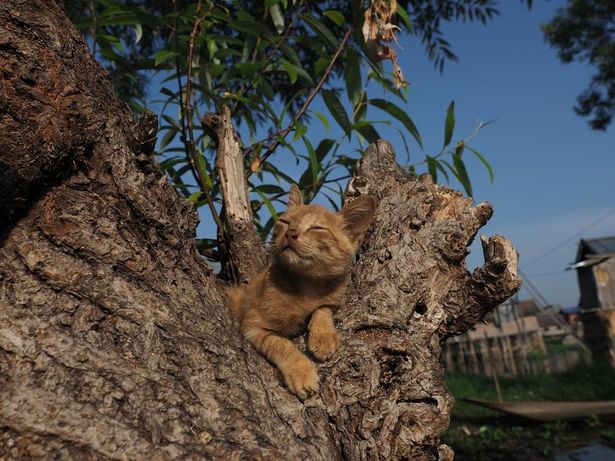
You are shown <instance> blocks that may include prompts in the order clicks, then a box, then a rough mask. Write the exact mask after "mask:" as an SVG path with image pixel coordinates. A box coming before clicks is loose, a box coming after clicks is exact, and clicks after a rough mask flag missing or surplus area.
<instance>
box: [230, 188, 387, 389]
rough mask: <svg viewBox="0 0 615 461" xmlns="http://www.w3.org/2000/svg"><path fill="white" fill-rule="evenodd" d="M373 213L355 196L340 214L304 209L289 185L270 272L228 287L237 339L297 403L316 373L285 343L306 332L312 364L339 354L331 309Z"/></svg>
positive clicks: (368, 202) (367, 200) (370, 202)
mask: <svg viewBox="0 0 615 461" xmlns="http://www.w3.org/2000/svg"><path fill="white" fill-rule="evenodd" d="M374 211H375V200H374V199H373V198H371V197H360V198H358V199H356V200H354V201H353V202H351V203H349V204H347V205H346V206H345V207H344V208H343V209H342V211H341V212H339V213H334V212H332V211H329V210H327V209H325V208H323V207H320V206H318V205H304V204H303V199H302V197H301V192H300V191H299V189H298V188H297V186H295V185H293V186H292V187H291V191H290V194H289V202H288V210H287V212H286V213H285V214H284V215H282V216H281V217H280V219H279V220H278V222H277V223H276V225H275V227H274V231H273V237H272V243H271V264H270V266H269V268H268V269H267V270H265V271H263V272H261V273H260V274H258V275H257V276H256V277H254V278H253V279H252V280H251V281H250V283H249V284H248V285H246V286H243V287H233V288H231V289H229V292H228V297H229V308H230V310H231V312H232V313H233V315H234V317H235V318H236V319H237V321H238V322H239V324H240V326H241V330H242V331H243V333H244V335H245V336H246V338H247V339H248V341H250V343H251V344H252V345H253V346H254V347H255V348H256V349H257V350H258V351H259V352H260V353H261V354H263V355H264V356H265V357H267V359H268V360H269V361H271V362H272V363H273V364H274V365H276V366H277V367H278V368H279V369H280V371H281V372H282V375H283V376H284V380H285V382H286V385H287V386H288V388H289V389H290V390H291V391H292V392H293V393H295V394H296V395H297V396H298V397H299V398H301V399H304V398H306V397H307V396H308V395H310V394H312V393H314V392H316V391H317V390H318V374H317V373H316V368H315V366H314V364H313V363H312V361H310V359H308V358H307V357H306V356H305V355H304V354H303V353H302V352H300V351H299V349H297V347H296V346H295V345H294V343H293V342H292V341H290V340H289V339H288V338H292V337H295V336H297V335H299V334H300V333H302V332H303V331H304V330H305V329H306V327H307V329H308V340H307V345H308V349H309V350H310V351H311V352H312V355H313V356H314V357H315V358H316V359H318V360H325V359H327V358H329V357H330V356H331V355H332V354H333V353H334V352H335V350H336V349H337V348H338V346H339V335H338V333H337V332H336V331H335V326H334V324H333V310H334V309H335V307H336V306H338V305H339V304H340V303H341V302H342V300H343V298H344V294H345V291H346V285H347V278H348V274H349V272H350V268H351V265H352V261H353V259H354V254H355V252H356V251H357V248H358V246H359V244H360V241H361V239H362V238H363V236H364V235H365V232H366V231H367V229H368V227H369V225H370V224H371V221H372V219H373V215H374Z"/></svg>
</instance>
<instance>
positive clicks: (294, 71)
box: [282, 59, 297, 84]
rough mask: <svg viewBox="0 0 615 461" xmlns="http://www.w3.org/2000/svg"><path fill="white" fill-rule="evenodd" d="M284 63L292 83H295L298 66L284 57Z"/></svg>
mask: <svg viewBox="0 0 615 461" xmlns="http://www.w3.org/2000/svg"><path fill="white" fill-rule="evenodd" d="M282 65H283V66H284V69H286V73H287V74H288V78H290V83H291V84H293V83H295V82H296V81H297V68H296V67H295V65H294V64H291V63H290V62H288V61H287V60H286V59H282Z"/></svg>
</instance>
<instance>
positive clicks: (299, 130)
mask: <svg viewBox="0 0 615 461" xmlns="http://www.w3.org/2000/svg"><path fill="white" fill-rule="evenodd" d="M306 132H307V126H305V125H304V124H303V123H299V122H297V123H296V124H295V135H294V136H293V141H296V140H297V139H299V138H301V137H302V136H303V135H304V134H305V133H306Z"/></svg>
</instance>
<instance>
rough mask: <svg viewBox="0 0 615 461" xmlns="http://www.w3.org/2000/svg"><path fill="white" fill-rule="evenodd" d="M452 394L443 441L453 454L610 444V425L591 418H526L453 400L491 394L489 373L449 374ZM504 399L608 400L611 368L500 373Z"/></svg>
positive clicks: (538, 456)
mask: <svg viewBox="0 0 615 461" xmlns="http://www.w3.org/2000/svg"><path fill="white" fill-rule="evenodd" d="M446 383H447V385H448V387H449V390H450V391H451V393H452V394H453V395H454V396H455V398H456V399H457V400H458V403H457V404H456V405H455V409H454V410H453V414H452V420H451V426H450V428H449V431H448V432H447V433H446V434H445V435H444V437H443V441H444V442H445V443H447V444H449V445H450V446H452V447H453V449H454V450H455V452H456V457H455V459H456V460H461V461H463V460H472V461H481V460H490V461H491V460H495V461H497V460H517V459H518V460H524V461H526V460H527V461H532V460H548V459H553V457H554V456H555V454H557V453H562V452H565V451H567V450H570V449H573V448H575V447H579V446H582V445H586V444H588V443H602V444H605V445H609V446H613V447H615V426H614V425H613V424H610V423H608V422H607V421H604V420H599V419H597V418H593V419H587V420H584V421H577V422H563V421H561V422H555V423H548V424H540V423H532V422H527V421H523V420H519V419H515V418H512V417H509V416H502V415H501V414H500V413H497V412H494V411H491V410H488V409H484V408H479V407H474V406H472V405H470V404H467V403H464V402H459V399H460V398H462V397H476V398H482V399H489V400H496V399H497V397H496V392H495V387H494V384H493V379H492V378H489V377H481V376H465V375H449V376H447V378H446ZM500 387H501V389H502V398H503V399H504V400H563V401H583V400H613V399H615V369H613V368H610V367H595V366H594V367H590V366H583V367H579V368H576V369H574V370H571V371H568V372H566V373H561V374H552V375H532V376H521V377H517V378H500Z"/></svg>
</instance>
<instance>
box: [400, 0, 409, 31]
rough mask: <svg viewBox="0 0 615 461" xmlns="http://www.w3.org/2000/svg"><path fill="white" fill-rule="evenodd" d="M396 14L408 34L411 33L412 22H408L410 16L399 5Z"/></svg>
mask: <svg viewBox="0 0 615 461" xmlns="http://www.w3.org/2000/svg"><path fill="white" fill-rule="evenodd" d="M397 14H398V15H399V17H400V18H401V20H402V21H403V23H404V24H405V25H406V28H407V29H408V32H412V22H410V16H408V12H407V11H406V10H405V9H404V7H403V6H401V5H400V4H397Z"/></svg>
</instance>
